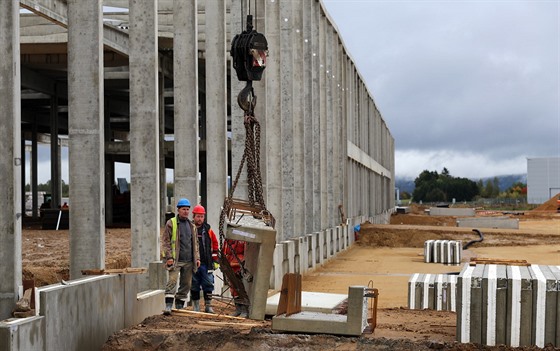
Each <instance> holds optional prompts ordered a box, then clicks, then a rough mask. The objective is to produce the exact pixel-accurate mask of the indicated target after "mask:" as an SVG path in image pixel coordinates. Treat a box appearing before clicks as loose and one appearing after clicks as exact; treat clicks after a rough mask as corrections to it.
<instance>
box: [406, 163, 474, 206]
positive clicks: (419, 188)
mask: <svg viewBox="0 0 560 351" xmlns="http://www.w3.org/2000/svg"><path fill="white" fill-rule="evenodd" d="M414 185H415V189H414V192H413V194H412V196H413V198H414V200H415V201H420V200H422V201H427V202H438V201H451V199H455V200H457V201H471V200H472V199H473V198H474V197H475V196H477V195H478V194H479V193H480V191H479V187H478V186H477V184H476V183H475V182H473V181H472V180H469V179H467V178H456V177H453V176H452V175H451V173H450V172H449V170H448V169H447V168H443V171H442V172H441V174H438V172H436V171H432V172H430V171H428V170H424V171H422V173H420V175H418V177H417V178H416V179H415V180H414Z"/></svg>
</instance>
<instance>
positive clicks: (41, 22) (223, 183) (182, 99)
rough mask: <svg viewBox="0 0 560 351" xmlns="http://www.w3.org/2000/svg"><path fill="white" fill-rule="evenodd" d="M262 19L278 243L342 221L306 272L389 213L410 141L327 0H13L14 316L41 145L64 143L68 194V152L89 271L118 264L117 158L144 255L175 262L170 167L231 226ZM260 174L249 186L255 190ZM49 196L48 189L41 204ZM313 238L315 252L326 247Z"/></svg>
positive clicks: (5, 163)
mask: <svg viewBox="0 0 560 351" xmlns="http://www.w3.org/2000/svg"><path fill="white" fill-rule="evenodd" d="M247 15H251V16H252V17H248V16H247ZM251 18H252V25H253V26H254V29H255V30H256V31H258V32H259V33H263V34H264V35H265V36H266V40H267V51H268V56H267V57H266V65H265V66H266V69H265V70H264V73H263V74H262V79H260V80H258V81H255V82H253V84H252V88H253V89H254V96H256V98H257V99H256V100H254V101H252V102H251V104H253V106H254V109H253V110H252V111H251V112H252V114H253V115H254V117H255V119H256V120H257V121H258V123H259V126H260V134H259V135H258V138H257V145H260V147H259V148H258V150H255V151H256V152H257V155H258V158H257V162H258V165H257V166H258V167H259V172H260V179H259V182H258V183H257V186H258V187H259V188H262V197H263V199H262V201H263V202H264V203H265V204H266V210H268V211H269V212H270V213H271V214H272V215H273V216H274V218H275V230H276V242H277V243H282V242H286V241H290V240H291V241H292V242H293V241H296V242H297V239H298V238H302V237H303V238H306V237H309V238H310V237H311V235H321V234H320V233H328V234H325V235H327V237H328V238H329V239H317V240H316V242H317V243H319V242H320V241H321V240H323V242H324V246H325V247H327V244H326V242H329V243H330V244H329V245H331V244H332V245H331V246H330V249H329V250H325V251H324V252H323V251H321V253H320V256H321V257H318V256H317V257H315V256H313V257H315V258H313V259H311V258H309V260H308V262H309V263H304V264H300V265H299V266H298V267H299V270H301V271H304V270H305V269H307V268H308V267H311V266H313V267H314V265H315V264H320V262H322V261H323V259H324V258H328V257H330V255H332V254H335V253H336V252H338V251H339V250H341V249H344V248H346V247H347V246H348V245H349V244H350V241H351V240H350V239H347V238H348V237H351V236H353V235H349V233H352V229H351V228H352V227H353V226H354V225H355V224H358V223H361V222H363V221H365V220H369V221H371V222H376V223H383V222H386V221H388V217H389V215H390V213H391V211H392V209H393V207H394V198H393V194H394V170H395V163H394V139H393V137H392V135H391V133H390V131H389V128H388V126H387V125H386V123H385V121H384V120H383V118H382V116H381V113H380V111H379V110H378V109H377V107H376V104H375V102H374V99H373V96H372V94H371V92H370V91H369V90H368V88H367V86H366V84H365V83H364V81H363V79H362V77H361V75H360V73H359V72H358V70H357V68H356V65H355V63H354V62H353V60H352V58H351V55H350V53H349V52H348V51H347V48H346V47H345V45H344V42H343V40H342V38H341V37H340V34H339V32H338V30H337V28H336V25H335V24H334V23H333V21H332V20H331V19H330V17H329V15H328V13H327V12H326V10H325V8H324V6H323V4H322V2H321V1H320V0H319V1H316V0H312V1H307V0H301V1H292V0H277V1H274V0H268V1H265V0H228V1H226V0H212V1H209V0H207V1H202V0H199V1H197V0H192V1H178V0H175V1H172V0H159V1H158V0H154V1H136V0H130V1H128V0H104V1H78V0H19V1H18V0H6V1H1V2H0V50H1V52H3V53H4V58H3V59H2V60H1V61H0V89H1V92H0V105H1V106H2V109H1V110H0V116H1V117H0V118H1V119H2V123H3V128H2V130H1V133H2V140H3V142H2V146H1V148H2V149H1V152H0V163H1V164H0V174H1V179H2V181H3V184H4V185H5V188H4V194H5V196H3V197H2V198H1V200H0V201H1V205H2V206H1V211H0V225H1V228H2V230H1V231H0V242H1V243H2V245H1V247H0V252H1V253H0V257H1V258H2V262H3V264H2V276H3V277H4V279H2V280H1V281H0V319H4V318H8V317H10V315H11V311H12V309H13V307H14V304H15V303H16V301H18V299H19V298H20V297H21V295H22V290H23V288H22V278H21V275H22V269H21V230H22V229H21V228H22V222H23V220H24V214H25V201H24V199H25V187H24V185H25V183H26V182H25V179H30V182H31V188H32V189H35V190H36V188H37V182H38V172H39V169H38V157H37V147H38V146H37V145H38V143H48V144H49V145H50V151H51V152H50V155H51V159H50V164H51V168H50V170H49V171H50V179H51V196H52V206H53V207H55V206H57V205H60V204H61V189H60V184H61V156H60V155H61V148H63V147H67V148H68V165H69V180H68V183H69V185H70V193H69V198H70V216H69V231H70V258H69V261H70V278H71V279H78V278H81V277H82V273H81V272H82V271H83V270H87V269H103V268H104V262H105V247H104V246H105V228H106V226H107V225H110V224H112V222H113V220H114V218H115V217H116V213H115V211H117V210H118V206H117V207H115V206H114V205H113V204H114V203H115V199H114V196H115V194H116V192H115V190H114V188H115V163H116V162H121V163H127V164H130V195H129V196H130V210H129V213H127V215H129V218H130V227H131V233H132V240H131V245H132V247H131V252H132V267H148V266H150V263H153V262H156V261H158V260H159V259H160V257H159V255H160V246H159V233H160V230H161V227H162V226H163V225H164V223H165V222H164V219H165V212H166V207H167V206H166V205H167V203H168V199H167V196H166V176H165V174H166V170H169V169H172V170H173V184H174V194H175V197H186V198H188V199H190V200H191V202H197V201H198V200H199V199H200V201H202V203H203V204H204V205H205V207H206V209H207V213H208V215H207V218H208V222H209V223H210V224H211V225H212V227H213V228H218V227H219V224H220V221H219V220H220V216H221V208H222V206H223V205H224V199H225V198H226V197H227V196H228V191H229V190H230V189H231V187H232V186H233V185H234V184H233V183H234V182H233V180H235V179H236V174H237V171H238V169H239V168H240V164H241V162H242V160H243V155H244V151H245V149H246V129H245V124H244V121H246V119H247V118H246V117H247V116H246V112H247V111H244V110H243V109H241V108H240V106H238V103H237V102H238V93H239V92H240V91H242V90H243V89H244V88H245V87H246V82H244V81H239V80H238V79H237V78H238V77H237V75H236V74H235V73H236V72H235V70H234V69H233V67H232V57H231V55H230V49H231V43H232V39H233V38H234V37H235V35H236V34H239V33H241V32H242V31H245V30H247V25H248V21H251ZM249 24H250V23H249ZM255 102H256V103H255ZM26 148H29V149H30V152H25V150H26ZM26 158H28V159H27V160H26ZM29 159H30V161H29ZM26 165H28V166H27V167H26ZM253 166H255V165H253ZM246 173H247V172H246V171H243V172H242V173H241V176H240V177H239V182H238V183H237V184H235V185H236V187H235V194H234V197H235V198H238V199H247V198H248V197H250V196H251V195H252V194H253V192H254V189H253V188H254V186H255V183H254V182H253V179H249V181H247V176H246ZM26 177H27V178H26ZM41 201H42V200H41V199H39V198H38V196H37V193H36V191H35V194H34V196H32V202H33V207H32V208H33V213H32V216H35V217H36V216H37V213H36V208H37V207H38V206H37V205H38V204H39V202H41ZM172 205H173V204H172ZM127 217H128V216H127ZM348 228H350V230H348ZM317 233H319V234H317ZM342 233H345V234H344V238H345V239H343V234H342ZM337 238H340V243H338V239H337ZM335 239H336V240H335ZM306 240H307V239H306ZM309 240H310V241H309V243H311V239H309ZM343 241H344V244H343V243H342V242H343ZM300 242H301V241H300ZM305 242H306V243H307V241H305ZM335 242H336V244H335ZM302 245H303V244H302ZM305 245H307V244H305ZM313 245H315V247H314V248H312V249H310V250H307V249H305V250H304V251H306V252H307V251H309V252H311V251H314V249H315V248H317V249H318V250H319V248H318V247H319V246H320V245H319V244H313ZM335 245H336V248H335V249H333V247H334V246H335ZM296 246H297V244H296ZM300 246H301V245H300ZM311 246H312V245H311V244H309V247H310V248H311ZM302 250H303V249H302ZM321 250H323V248H321ZM296 251H297V250H296ZM318 255H319V254H318ZM310 257H311V256H310ZM319 261H320V262H319ZM302 262H303V261H302ZM304 266H305V267H304ZM280 273H281V270H278V272H277V273H274V272H273V274H280ZM153 278H154V277H150V278H149V279H148V278H146V279H145V280H142V279H140V280H139V281H138V282H136V283H135V284H137V285H134V286H135V287H136V289H137V290H138V291H136V292H137V293H139V292H141V291H144V290H147V289H148V288H149V286H150V287H151V286H152V285H153V284H152V283H153V280H154V279H153ZM127 279H128V278H127ZM274 279H276V280H278V277H275V278H274ZM274 279H273V280H274ZM280 279H281V276H280ZM121 283H122V282H121ZM125 283H126V282H125ZM119 284H120V283H119ZM162 301H163V300H162ZM158 308H159V306H158ZM38 317H39V316H38ZM42 323H44V322H42ZM123 324H126V321H124V320H123ZM121 327H122V326H121ZM0 335H2V334H0ZM66 346H68V345H66Z"/></svg>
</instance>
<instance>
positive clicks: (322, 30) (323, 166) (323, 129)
mask: <svg viewBox="0 0 560 351" xmlns="http://www.w3.org/2000/svg"><path fill="white" fill-rule="evenodd" d="M326 33H327V20H326V18H325V17H324V16H321V17H320V19H319V52H318V55H319V89H320V93H319V104H320V106H319V111H318V112H319V131H320V136H319V150H320V158H319V159H320V161H319V163H320V172H321V175H320V182H321V186H320V189H321V201H320V202H319V203H320V208H321V228H319V230H320V229H323V228H328V227H329V226H330V222H329V217H328V214H329V212H328V206H327V203H328V198H327V179H328V178H327V177H328V176H329V174H328V172H327V90H326V85H327V73H326V71H327V67H326V60H327V49H326V46H327V40H326ZM317 215H318V214H317Z"/></svg>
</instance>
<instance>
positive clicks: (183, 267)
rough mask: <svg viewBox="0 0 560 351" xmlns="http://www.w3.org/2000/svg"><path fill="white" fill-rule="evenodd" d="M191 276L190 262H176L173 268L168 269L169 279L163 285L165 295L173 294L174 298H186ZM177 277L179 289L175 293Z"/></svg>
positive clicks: (191, 265) (191, 267)
mask: <svg viewBox="0 0 560 351" xmlns="http://www.w3.org/2000/svg"><path fill="white" fill-rule="evenodd" d="M192 277H193V263H192V262H177V264H176V265H175V268H173V269H172V270H171V271H169V280H168V281H167V285H166V286H165V297H173V296H175V299H176V300H183V301H186V300H187V296H188V294H189V291H190V290H191V283H192ZM177 278H179V289H178V290H177V293H175V289H176V287H177Z"/></svg>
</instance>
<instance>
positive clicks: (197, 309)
mask: <svg viewBox="0 0 560 351" xmlns="http://www.w3.org/2000/svg"><path fill="white" fill-rule="evenodd" d="M192 310H193V311H195V312H200V300H192Z"/></svg>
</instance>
